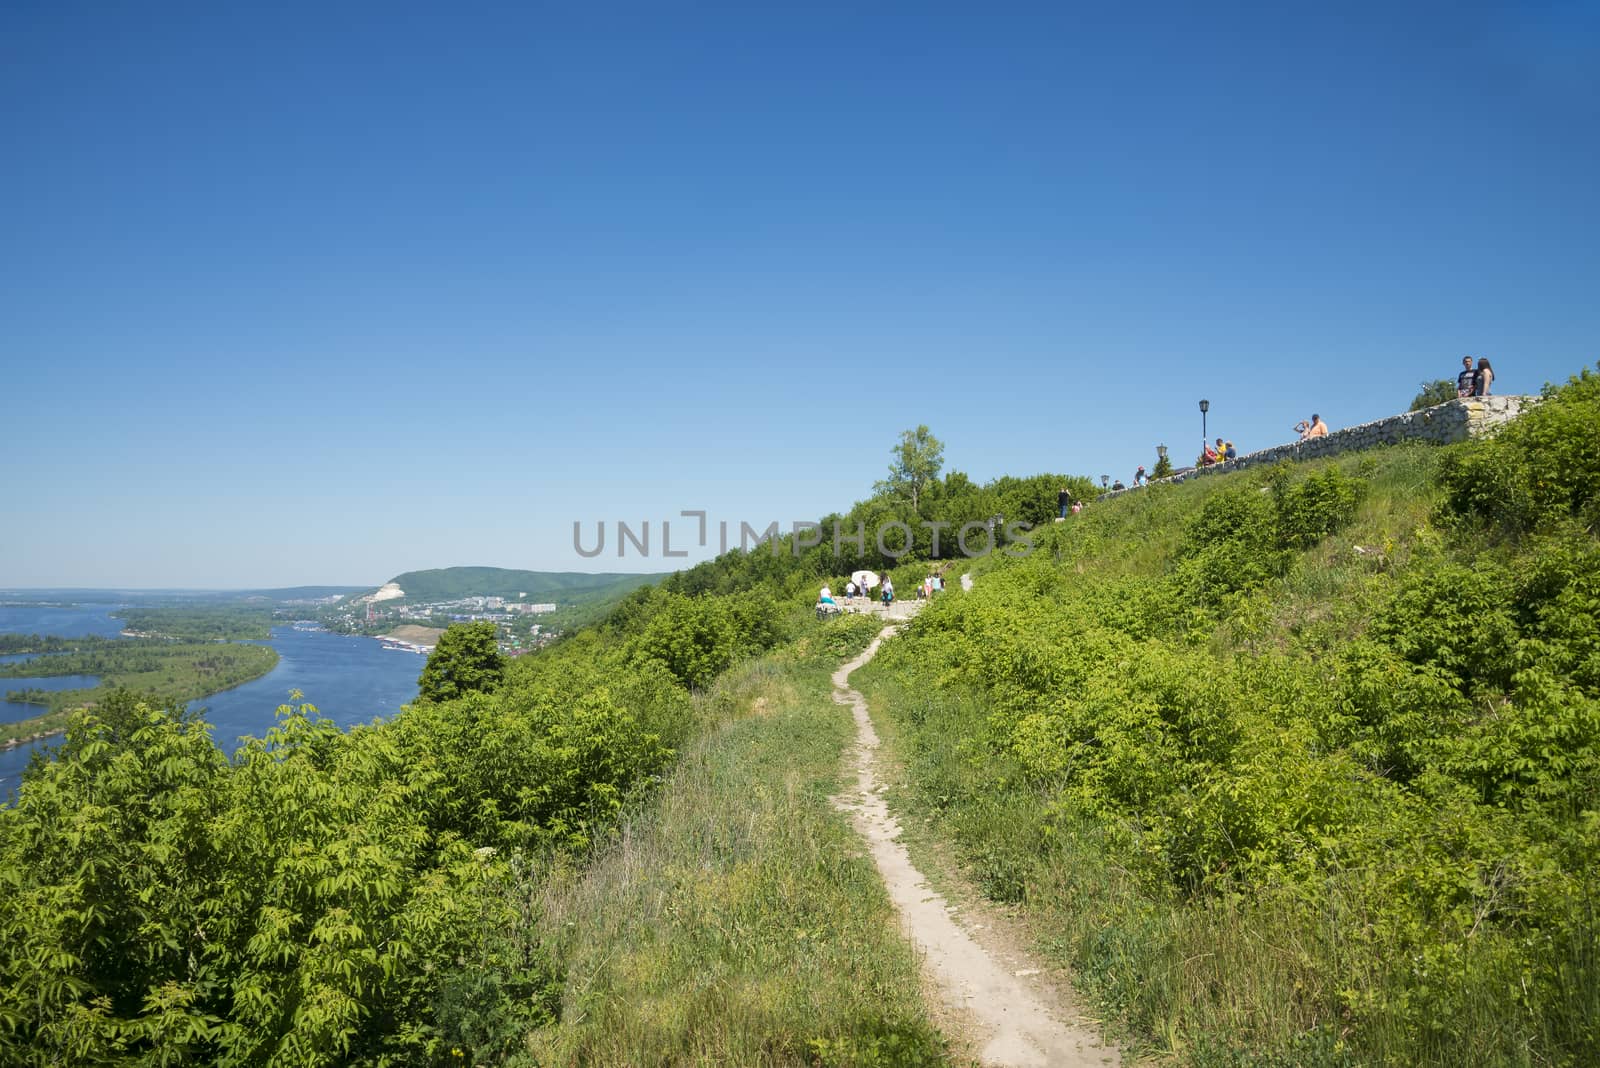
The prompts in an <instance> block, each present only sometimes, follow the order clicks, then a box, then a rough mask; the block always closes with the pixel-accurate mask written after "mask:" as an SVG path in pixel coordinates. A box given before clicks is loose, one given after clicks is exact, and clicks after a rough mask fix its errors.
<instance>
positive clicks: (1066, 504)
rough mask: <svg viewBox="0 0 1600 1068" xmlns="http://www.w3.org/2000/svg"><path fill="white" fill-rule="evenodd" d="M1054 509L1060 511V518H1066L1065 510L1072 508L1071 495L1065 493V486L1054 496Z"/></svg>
mask: <svg viewBox="0 0 1600 1068" xmlns="http://www.w3.org/2000/svg"><path fill="white" fill-rule="evenodd" d="M1056 507H1057V508H1058V509H1060V510H1061V518H1062V519H1065V518H1067V509H1068V508H1070V507H1072V494H1071V493H1068V492H1067V487H1065V486H1062V487H1061V491H1060V492H1059V493H1057V494H1056Z"/></svg>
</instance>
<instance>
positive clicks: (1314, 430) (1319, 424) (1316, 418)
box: [1306, 412, 1328, 439]
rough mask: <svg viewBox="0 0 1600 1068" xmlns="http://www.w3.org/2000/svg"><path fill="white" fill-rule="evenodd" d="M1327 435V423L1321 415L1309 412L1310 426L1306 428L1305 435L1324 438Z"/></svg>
mask: <svg viewBox="0 0 1600 1068" xmlns="http://www.w3.org/2000/svg"><path fill="white" fill-rule="evenodd" d="M1327 436H1328V424H1327V423H1324V422H1323V421H1322V416H1320V415H1318V414H1317V413H1316V412H1312V413H1311V426H1310V427H1309V428H1307V430H1306V437H1307V438H1308V439H1309V438H1325V437H1327Z"/></svg>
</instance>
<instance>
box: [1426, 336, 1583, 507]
mask: <svg viewBox="0 0 1600 1068" xmlns="http://www.w3.org/2000/svg"><path fill="white" fill-rule="evenodd" d="M1441 482H1442V484H1443V486H1444V489H1445V505H1444V507H1445V512H1446V514H1448V515H1452V516H1455V517H1457V518H1461V519H1466V520H1471V521H1474V522H1477V523H1480V524H1483V525H1487V526H1489V527H1491V528H1493V529H1495V530H1496V531H1498V532H1500V533H1501V534H1504V535H1512V536H1515V535H1521V534H1526V533H1528V532H1531V531H1534V530H1538V529H1541V528H1546V527H1549V526H1550V525H1552V524H1555V523H1558V522H1560V521H1561V520H1563V519H1568V518H1577V519H1578V520H1579V521H1580V522H1581V523H1582V524H1583V525H1584V526H1586V527H1587V528H1588V529H1589V530H1591V531H1592V530H1594V529H1595V526H1596V522H1597V521H1600V503H1597V502H1600V375H1597V374H1595V373H1593V372H1591V371H1590V370H1588V369H1587V368H1585V369H1584V370H1583V372H1582V373H1581V374H1579V375H1578V376H1576V377H1574V378H1572V379H1571V380H1570V381H1569V382H1568V383H1567V384H1566V385H1565V386H1562V387H1560V388H1552V387H1549V386H1547V387H1546V388H1545V392H1544V397H1543V400H1542V401H1541V402H1540V403H1539V404H1538V405H1537V406H1536V407H1535V408H1534V409H1533V410H1532V411H1530V412H1526V413H1524V414H1523V415H1522V416H1521V417H1520V418H1518V419H1517V420H1515V421H1514V422H1512V423H1511V424H1509V425H1508V426H1506V427H1505V429H1503V430H1502V431H1501V432H1500V433H1499V434H1498V435H1496V436H1495V437H1493V438H1490V439H1488V440H1484V441H1478V442H1474V443H1472V444H1470V445H1466V446H1463V447H1461V448H1460V449H1459V450H1457V451H1455V452H1454V453H1453V454H1452V455H1451V456H1450V458H1449V460H1448V461H1447V463H1446V465H1445V467H1444V469H1443V471H1442V472H1441Z"/></svg>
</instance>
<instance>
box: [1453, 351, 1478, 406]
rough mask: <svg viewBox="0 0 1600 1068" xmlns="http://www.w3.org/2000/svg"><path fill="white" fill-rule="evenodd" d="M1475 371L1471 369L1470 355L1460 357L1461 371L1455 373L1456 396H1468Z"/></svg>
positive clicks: (1475, 376)
mask: <svg viewBox="0 0 1600 1068" xmlns="http://www.w3.org/2000/svg"><path fill="white" fill-rule="evenodd" d="M1476 378H1477V373H1476V372H1474V371H1473V370H1472V357H1471V356H1463V357H1461V373H1460V374H1458V375H1456V396H1458V397H1470V396H1472V389H1473V384H1474V380H1475V379H1476Z"/></svg>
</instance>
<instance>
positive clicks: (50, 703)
mask: <svg viewBox="0 0 1600 1068" xmlns="http://www.w3.org/2000/svg"><path fill="white" fill-rule="evenodd" d="M70 643H71V644H70V646H69V647H68V648H69V650H70V651H66V652H52V653H51V655H49V656H42V657H39V658H37V659H34V660H25V661H22V662H20V663H14V664H0V691H4V688H5V680H6V679H16V678H48V677H53V676H59V675H94V676H97V677H98V678H99V684H98V685H97V686H94V687H91V688H88V689H75V690H38V689H22V690H10V691H5V696H6V699H7V700H10V701H22V702H25V703H28V704H35V705H40V706H42V707H43V708H45V709H46V710H47V711H46V712H44V714H42V715H40V716H36V717H33V718H31V719H25V720H20V721H18V722H14V723H0V745H8V744H12V743H15V742H21V741H26V740H31V739H35V738H40V737H45V736H48V735H51V734H57V733H60V732H61V731H62V730H64V729H65V728H66V725H67V722H68V720H69V718H70V717H69V715H68V713H69V711H70V710H72V709H76V708H81V707H84V706H93V705H96V704H98V703H99V702H100V701H102V700H104V699H105V697H106V696H107V695H109V694H110V693H112V692H113V691H115V690H118V689H129V690H134V691H137V692H138V693H141V694H145V695H148V696H149V697H150V698H151V699H152V700H154V701H156V702H157V703H161V704H169V705H174V706H176V705H183V704H187V703H188V702H189V701H193V700H198V699H199V698H202V697H207V696H209V695H211V694H214V693H219V692H221V691H222V690H227V689H232V688H233V687H235V686H238V685H240V684H242V683H246V682H249V681H250V680H251V679H256V678H260V677H261V676H262V675H265V674H266V673H267V672H269V671H271V670H272V669H273V667H275V666H276V665H277V663H278V654H277V652H276V650H274V649H271V648H270V647H268V646H264V645H244V644H236V643H232V642H181V641H164V640H161V639H158V638H127V639H118V640H107V639H79V638H74V639H70Z"/></svg>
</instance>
